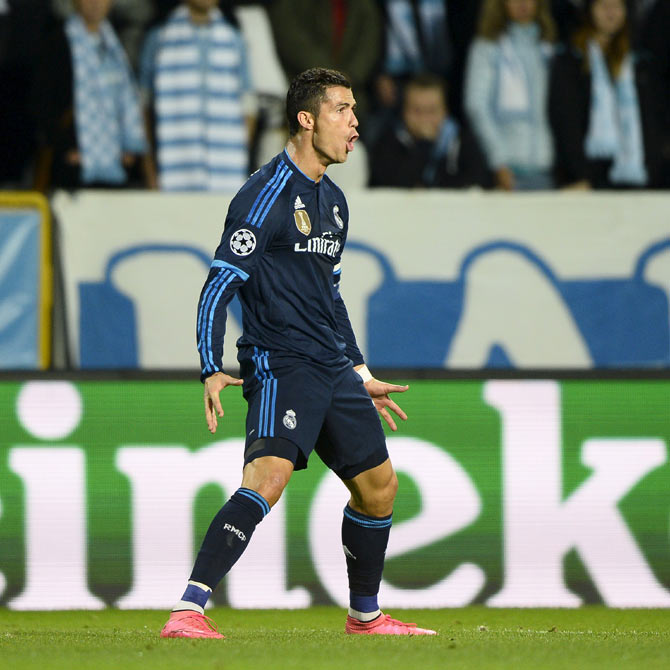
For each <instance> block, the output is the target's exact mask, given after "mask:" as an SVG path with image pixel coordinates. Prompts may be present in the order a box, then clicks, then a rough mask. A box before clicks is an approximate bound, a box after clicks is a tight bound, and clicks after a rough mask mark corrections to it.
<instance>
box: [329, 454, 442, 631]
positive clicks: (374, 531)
mask: <svg viewBox="0 0 670 670" xmlns="http://www.w3.org/2000/svg"><path fill="white" fill-rule="evenodd" d="M344 483H345V484H346V486H347V488H348V489H349V491H350V493H351V499H350V500H349V504H348V505H347V506H346V507H345V508H344V518H343V520H342V546H343V548H344V553H345V555H346V560H347V574H348V576H349V614H348V616H347V623H346V626H345V630H346V632H347V633H350V634H356V635H435V634H436V633H435V631H434V630H429V629H424V628H418V627H417V626H416V624H413V623H403V622H402V621H397V620H396V619H392V618H391V617H390V616H389V615H388V614H383V613H382V611H381V610H380V609H379V605H378V602H377V594H378V592H379V584H380V583H381V578H382V571H383V568H384V555H385V553H386V545H387V544H388V538H389V532H390V530H391V518H392V514H393V501H394V500H395V495H396V492H397V490H398V478H397V477H396V474H395V471H394V470H393V466H392V465H391V461H390V460H388V459H387V460H386V461H384V462H383V463H382V464H381V465H378V466H377V467H375V468H371V469H370V470H366V471H365V472H362V473H361V474H359V475H357V476H356V477H354V478H353V479H349V480H346V481H345V482H344Z"/></svg>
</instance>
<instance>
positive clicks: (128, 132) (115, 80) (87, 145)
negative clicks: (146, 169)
mask: <svg viewBox="0 0 670 670" xmlns="http://www.w3.org/2000/svg"><path fill="white" fill-rule="evenodd" d="M65 34H66V35H67V38H68V41H69V44H70V49H71V52H72V71H73V79H74V117H75V128H76V133H77V146H78V148H79V153H80V154H81V165H82V173H81V179H82V181H83V182H84V183H91V182H104V183H110V184H122V183H123V182H125V181H126V172H125V170H124V168H123V164H122V157H123V153H124V152H130V153H137V154H142V153H144V152H145V151H146V149H147V145H146V139H145V135H144V125H143V122H142V115H141V112H140V103H139V97H138V93H137V90H136V88H135V86H134V84H133V82H132V80H131V74H130V66H129V65H128V60H127V58H126V54H125V52H124V51H123V47H122V46H121V44H120V43H119V40H118V39H117V37H116V35H115V34H114V31H113V30H112V27H111V25H110V24H109V23H108V22H107V21H104V22H103V23H102V24H101V25H100V29H99V31H98V33H97V34H92V33H90V32H89V31H88V30H87V29H86V26H85V25H84V21H83V20H82V18H81V16H79V14H73V15H72V16H70V18H69V19H68V20H67V22H66V23H65Z"/></svg>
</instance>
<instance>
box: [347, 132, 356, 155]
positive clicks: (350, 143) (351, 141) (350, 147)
mask: <svg viewBox="0 0 670 670" xmlns="http://www.w3.org/2000/svg"><path fill="white" fill-rule="evenodd" d="M357 139H358V133H354V134H353V135H352V136H351V137H350V138H349V139H348V140H347V152H351V151H353V150H354V142H355V141H356V140H357Z"/></svg>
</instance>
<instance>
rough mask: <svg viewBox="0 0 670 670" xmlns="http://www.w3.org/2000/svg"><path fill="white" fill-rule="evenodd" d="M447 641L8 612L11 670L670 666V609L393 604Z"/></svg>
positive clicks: (270, 616) (269, 619)
mask: <svg viewBox="0 0 670 670" xmlns="http://www.w3.org/2000/svg"><path fill="white" fill-rule="evenodd" d="M391 613H392V614H393V615H394V616H396V617H397V618H402V619H404V620H409V621H418V622H419V623H420V624H421V625H423V626H426V627H433V628H435V629H436V630H438V632H439V635H438V636H437V637H415V638H404V637H403V638H387V637H373V636H370V637H366V636H348V635H345V634H344V633H343V624H344V616H343V613H342V610H340V609H336V608H330V607H321V608H312V609H309V610H300V611H295V612H287V611H278V610H275V611H257V610H256V611H239V610H237V611H234V610H229V609H223V608H221V609H212V610H211V611H210V612H208V614H210V615H211V616H212V617H214V618H215V620H216V621H217V622H218V624H219V627H220V629H221V630H222V632H224V633H225V634H226V636H227V639H226V640H160V639H159V638H158V632H159V630H160V628H161V626H162V624H163V622H164V619H165V614H164V613H163V612H155V611H149V612H138V611H133V612H120V611H118V610H105V611H102V612H10V611H8V610H4V609H0V667H1V668H3V670H4V669H5V668H6V669H7V670H10V669H12V670H13V669H14V668H17V669H24V668H26V669H27V668H40V669H42V668H68V670H69V669H71V668H76V669H77V670H79V669H86V668H95V670H104V669H105V668H115V669H120V670H128V669H130V668H143V669H152V668H184V669H185V670H186V669H187V668H195V669H197V670H200V669H201V668H202V669H207V668H217V669H224V670H235V669H238V668H239V669H240V670H242V669H243V670H256V669H259V670H272V669H274V668H277V669H281V670H283V669H285V668H286V669H290V668H300V669H301V670H317V669H321V668H338V669H339V670H366V669H368V668H369V669H373V668H374V669H375V670H380V669H381V670H384V669H385V668H403V669H405V668H407V669H409V670H424V669H428V668H440V669H452V668H453V669H455V668H468V669H470V668H472V669H477V670H481V669H486V668H514V669H515V670H525V669H526V668H528V669H531V668H532V669H533V670H553V669H554V668H570V669H571V670H572V669H576V670H583V669H589V668H598V669H602V668H606V669H610V668H613V669H616V670H620V669H622V668H635V669H640V668H641V669H643V670H651V669H653V668H668V667H670V626H669V625H668V624H669V623H670V612H668V611H666V610H610V609H605V608H602V607H587V608H583V609H578V610H495V609H486V608H483V607H468V608H465V609H457V610H420V611H416V610H411V611H404V612H401V611H398V610H394V611H392V612H391Z"/></svg>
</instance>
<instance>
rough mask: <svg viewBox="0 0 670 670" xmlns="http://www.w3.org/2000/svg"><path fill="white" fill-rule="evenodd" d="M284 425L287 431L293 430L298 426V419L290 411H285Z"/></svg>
mask: <svg viewBox="0 0 670 670" xmlns="http://www.w3.org/2000/svg"><path fill="white" fill-rule="evenodd" d="M284 425H285V426H286V427H287V428H288V429H289V430H293V429H294V428H295V427H296V426H297V425H298V419H297V418H296V416H295V412H294V411H293V410H292V409H289V410H286V414H284Z"/></svg>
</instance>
